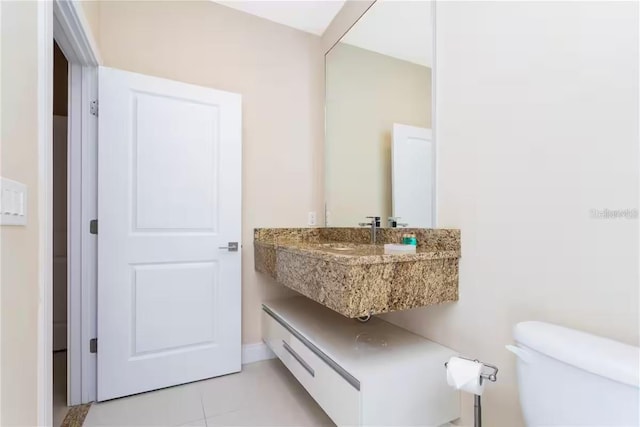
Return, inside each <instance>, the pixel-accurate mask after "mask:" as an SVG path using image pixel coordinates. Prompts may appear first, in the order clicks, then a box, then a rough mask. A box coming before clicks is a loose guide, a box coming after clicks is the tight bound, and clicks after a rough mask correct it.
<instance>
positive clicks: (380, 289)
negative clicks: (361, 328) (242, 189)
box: [253, 227, 460, 318]
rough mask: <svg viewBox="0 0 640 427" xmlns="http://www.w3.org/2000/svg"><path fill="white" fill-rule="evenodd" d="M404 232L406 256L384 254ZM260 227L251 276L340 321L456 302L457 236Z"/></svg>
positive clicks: (426, 231) (432, 231)
mask: <svg viewBox="0 0 640 427" xmlns="http://www.w3.org/2000/svg"><path fill="white" fill-rule="evenodd" d="M404 233H413V234H415V236H416V239H417V241H418V246H417V248H416V249H417V252H416V253H414V254H398V255H395V254H394V255H391V254H388V255H387V254H385V253H384V244H385V243H397V242H399V241H400V240H401V239H402V235H403V234H404ZM377 239H378V244H376V245H372V244H371V243H370V241H371V235H370V230H368V229H366V228H337V227H336V228H260V229H256V230H255V232H254V245H253V246H254V262H255V269H256V270H257V271H260V272H263V273H266V274H268V275H269V276H271V277H272V278H273V279H275V280H276V281H278V282H279V283H280V284H282V285H284V286H286V287H288V288H290V289H293V290H294V291H296V292H299V293H300V294H302V295H304V296H306V297H307V298H310V299H312V300H314V301H316V302H318V303H320V304H322V305H324V306H325V307H328V308H330V309H332V310H334V311H336V312H338V313H340V314H342V315H343V316H346V317H351V318H354V317H360V316H366V315H371V314H379V313H388V312H390V311H399V310H407V309H410V308H415V307H424V306H427V305H433V304H440V303H443V302H451V301H457V300H458V259H459V258H460V230H452V229H419V228H414V229H380V230H379V233H378V236H377Z"/></svg>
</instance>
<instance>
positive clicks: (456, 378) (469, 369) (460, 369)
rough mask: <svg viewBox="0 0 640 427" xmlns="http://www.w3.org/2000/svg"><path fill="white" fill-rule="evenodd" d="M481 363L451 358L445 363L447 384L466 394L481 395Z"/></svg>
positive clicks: (482, 385) (482, 386) (482, 389)
mask: <svg viewBox="0 0 640 427" xmlns="http://www.w3.org/2000/svg"><path fill="white" fill-rule="evenodd" d="M481 373H482V363H479V362H474V361H473V360H467V359H462V358H460V357H452V358H451V359H449V362H448V363H447V383H448V384H449V385H450V386H452V387H454V388H456V389H458V390H462V391H466V392H467V393H472V394H477V395H478V396H481V395H482V392H483V391H484V384H481V383H480V374H481Z"/></svg>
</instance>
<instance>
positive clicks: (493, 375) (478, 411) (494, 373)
mask: <svg viewBox="0 0 640 427" xmlns="http://www.w3.org/2000/svg"><path fill="white" fill-rule="evenodd" d="M458 357H459V358H460V359H465V360H470V361H472V362H476V363H480V364H481V365H482V371H481V372H480V384H482V381H483V380H489V381H491V382H496V381H497V379H498V367H497V366H495V365H490V364H488V363H484V362H481V361H479V360H478V359H471V358H469V357H463V356H458ZM448 364H449V362H444V367H445V369H446V368H447V365H448ZM485 368H487V371H488V372H485ZM473 426H474V427H482V400H481V398H480V396H479V395H477V394H474V395H473Z"/></svg>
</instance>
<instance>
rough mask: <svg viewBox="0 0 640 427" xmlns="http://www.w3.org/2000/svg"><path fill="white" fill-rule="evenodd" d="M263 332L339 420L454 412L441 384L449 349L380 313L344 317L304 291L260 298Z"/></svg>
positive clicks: (390, 421)
mask: <svg viewBox="0 0 640 427" xmlns="http://www.w3.org/2000/svg"><path fill="white" fill-rule="evenodd" d="M262 337H263V339H264V341H265V343H267V345H268V346H269V348H271V350H273V352H274V353H275V354H276V355H277V356H278V358H279V359H280V360H281V361H282V363H284V365H285V366H286V367H287V368H288V369H289V370H290V371H291V373H292V374H293V375H294V376H295V377H296V378H297V380H298V381H299V382H300V384H302V386H303V387H304V388H305V389H306V390H307V391H308V392H309V394H310V395H311V396H312V397H313V398H314V399H315V400H316V402H318V404H319V405H320V407H322V409H323V410H324V411H325V412H326V413H327V415H329V417H330V418H331V419H332V420H333V421H334V422H335V423H336V424H337V425H344V426H359V425H363V426H371V425H384V426H440V425H442V424H445V423H447V422H449V421H452V420H454V419H456V418H458V417H459V416H460V402H459V393H458V392H456V391H455V390H453V389H452V388H451V387H449V386H448V385H447V381H446V373H445V368H444V363H445V362H446V361H447V360H448V359H449V358H450V357H451V356H453V355H457V354H456V352H454V351H453V350H451V349H449V348H447V347H443V346H441V345H439V344H436V343H434V342H432V341H429V340H426V339H424V338H422V337H419V336H417V335H415V334H412V333H410V332H408V331H407V330H404V329H402V328H399V327H397V326H395V325H392V324H390V323H388V322H385V321H383V320H381V319H378V318H372V319H371V320H370V321H369V322H367V323H360V322H358V321H357V320H353V319H348V318H346V317H343V316H341V315H339V314H337V313H335V312H333V311H332V310H330V309H328V308H325V307H323V306H321V305H319V304H317V303H315V302H313V301H311V300H309V299H307V298H304V297H294V298H287V299H282V300H277V301H271V302H268V303H265V304H264V305H263V319H262Z"/></svg>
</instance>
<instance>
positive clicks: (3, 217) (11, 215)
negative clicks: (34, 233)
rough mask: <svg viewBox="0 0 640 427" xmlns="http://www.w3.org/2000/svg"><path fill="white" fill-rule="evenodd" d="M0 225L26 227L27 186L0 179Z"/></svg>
mask: <svg viewBox="0 0 640 427" xmlns="http://www.w3.org/2000/svg"><path fill="white" fill-rule="evenodd" d="M0 225H27V186H26V185H24V184H22V183H20V182H17V181H13V180H11V179H7V178H0Z"/></svg>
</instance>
